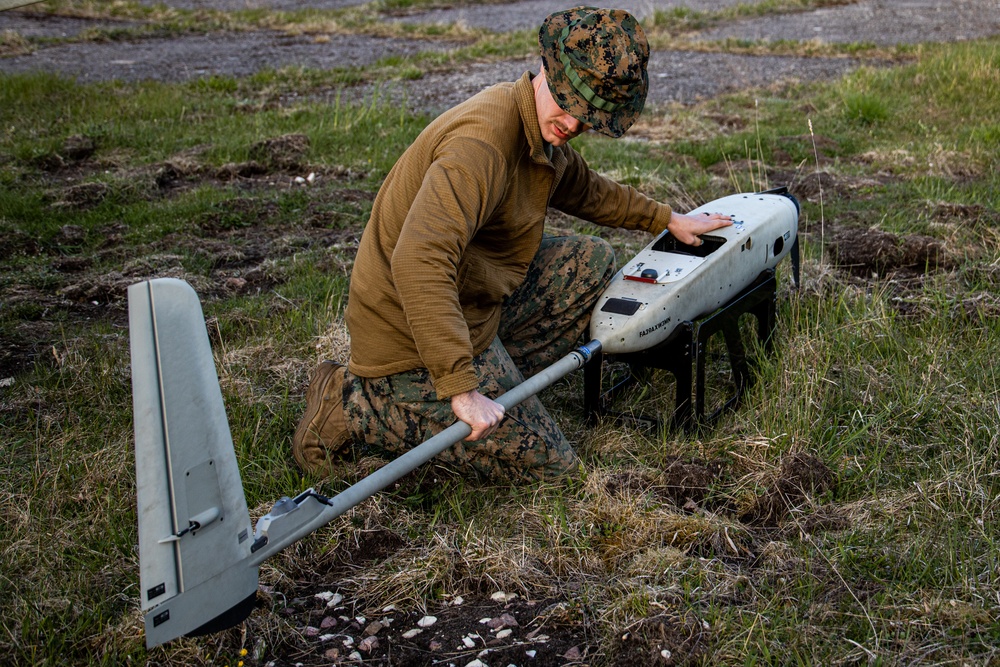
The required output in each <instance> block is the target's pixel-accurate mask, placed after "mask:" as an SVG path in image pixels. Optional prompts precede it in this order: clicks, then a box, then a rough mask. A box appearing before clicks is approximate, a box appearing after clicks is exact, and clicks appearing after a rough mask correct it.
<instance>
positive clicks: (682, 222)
mask: <svg viewBox="0 0 1000 667" xmlns="http://www.w3.org/2000/svg"><path fill="white" fill-rule="evenodd" d="M731 224H733V219H732V218H731V217H730V216H728V215H723V214H722V213H699V214H698V215H684V214H683V213H671V214H670V222H669V224H667V229H668V230H670V233H671V234H672V235H673V236H674V238H676V239H677V240H678V241H680V242H681V243H685V244H687V245H693V246H700V245H701V244H702V243H703V241H702V240H701V239H700V238H698V235H699V234H705V233H707V232H710V231H712V230H714V229H719V228H721V227H728V226H730V225H731Z"/></svg>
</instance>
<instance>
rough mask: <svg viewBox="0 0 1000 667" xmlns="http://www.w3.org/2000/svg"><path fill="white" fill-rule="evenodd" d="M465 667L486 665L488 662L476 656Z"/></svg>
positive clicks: (483, 666)
mask: <svg viewBox="0 0 1000 667" xmlns="http://www.w3.org/2000/svg"><path fill="white" fill-rule="evenodd" d="M465 667H486V663H485V662H483V661H482V660H480V659H479V658H476V659H475V660H473V661H472V662H470V663H467V664H466V665H465Z"/></svg>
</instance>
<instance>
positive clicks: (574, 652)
mask: <svg viewBox="0 0 1000 667" xmlns="http://www.w3.org/2000/svg"><path fill="white" fill-rule="evenodd" d="M563 657H564V658H566V659H567V660H579V659H580V658H582V657H583V653H581V652H580V647H579V646H574V647H573V648H571V649H570V650H568V651H566V652H565V653H563Z"/></svg>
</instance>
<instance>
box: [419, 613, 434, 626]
mask: <svg viewBox="0 0 1000 667" xmlns="http://www.w3.org/2000/svg"><path fill="white" fill-rule="evenodd" d="M437 622H438V620H437V617H436V616H424V617H423V618H422V619H420V620H419V621H417V625H419V626H420V627H422V628H429V627H431V626H432V625H434V624H435V623H437Z"/></svg>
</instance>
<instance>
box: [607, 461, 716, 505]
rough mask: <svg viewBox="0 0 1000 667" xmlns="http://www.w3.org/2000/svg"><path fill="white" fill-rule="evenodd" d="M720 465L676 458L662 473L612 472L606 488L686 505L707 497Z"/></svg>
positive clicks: (614, 491)
mask: <svg viewBox="0 0 1000 667" xmlns="http://www.w3.org/2000/svg"><path fill="white" fill-rule="evenodd" d="M720 469H721V465H720V464H718V463H708V462H706V461H701V460H693V461H684V460H682V459H680V458H675V459H673V460H671V461H670V462H669V463H668V464H667V465H666V467H665V468H664V470H663V472H662V473H660V474H659V475H651V474H643V473H641V472H637V471H625V472H621V473H616V474H612V475H610V476H609V477H608V479H607V480H606V482H605V488H606V490H607V491H608V493H610V494H612V495H618V496H624V495H632V494H639V495H642V494H647V495H649V496H650V497H651V498H653V499H655V500H657V501H659V502H668V503H671V504H673V505H675V506H677V507H686V506H689V504H690V503H700V502H701V501H702V500H703V499H704V498H705V495H706V494H707V493H708V488H709V485H711V483H712V482H713V481H714V480H715V479H716V478H717V477H718V475H719V471H720Z"/></svg>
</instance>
